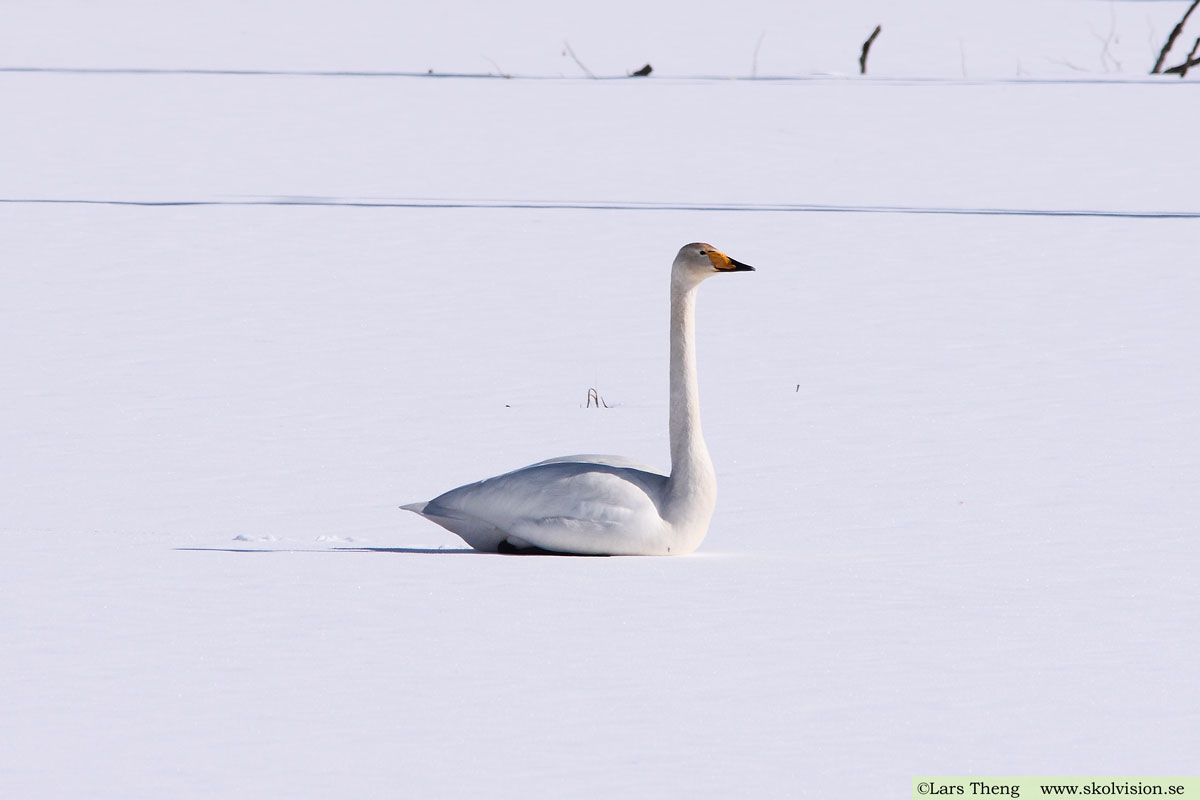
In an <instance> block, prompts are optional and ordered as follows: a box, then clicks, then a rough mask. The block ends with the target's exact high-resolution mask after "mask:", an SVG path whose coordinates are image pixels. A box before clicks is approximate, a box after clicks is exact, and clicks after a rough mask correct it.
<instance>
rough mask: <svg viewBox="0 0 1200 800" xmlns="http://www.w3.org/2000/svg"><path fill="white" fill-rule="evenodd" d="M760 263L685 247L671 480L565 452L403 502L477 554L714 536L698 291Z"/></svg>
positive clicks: (617, 547)
mask: <svg viewBox="0 0 1200 800" xmlns="http://www.w3.org/2000/svg"><path fill="white" fill-rule="evenodd" d="M753 269H754V267H751V266H748V265H746V264H742V263H740V262H738V261H734V260H733V259H732V258H730V257H729V256H727V255H725V254H724V253H722V252H721V251H720V250H717V249H716V248H714V247H713V246H712V245H710V244H704V243H701V242H694V243H692V244H688V245H684V246H683V247H682V248H681V249H680V250H679V255H677V256H675V262H674V263H673V264H672V265H671V416H670V426H671V474H670V475H669V476H668V475H662V474H660V473H659V472H657V471H655V470H654V469H652V468H651V467H647V466H644V465H642V464H639V463H637V462H635V461H630V460H629V459H626V458H621V457H620V456H591V455H588V456H565V457H563V458H552V459H550V460H549V461H542V462H540V463H537V464H534V465H532V466H528V467H525V468H524V469H519V470H516V471H515V472H509V473H506V474H504V475H498V476H496V477H495V478H488V479H486V480H482V481H479V482H478V483H472V484H468V485H467V486H460V487H459V488H457V489H451V490H450V491H448V492H446V493H445V494H443V495H440V496H438V497H435V498H434V499H433V500H430V501H429V502H427V503H413V504H411V505H406V506H401V507H402V508H404V509H407V510H409V511H413V512H415V513H417V514H420V515H421V516H423V517H425V519H427V520H430V521H431V522H436V523H437V524H438V525H441V526H442V527H443V528H445V529H447V530H449V531H452V532H453V533H456V534H458V535H459V536H460V537H462V538H463V540H464V541H466V543H467V544H469V545H471V546H472V547H474V548H476V549H477V550H487V551H492V552H496V551H499V552H522V551H525V552H538V551H548V552H553V553H577V554H589V555H614V556H615V555H685V554H687V553H690V552H692V551H693V550H695V549H696V548H697V547H699V545H700V542H701V540H703V539H704V535H705V534H706V533H707V532H708V521H709V519H710V518H711V517H712V512H713V507H714V506H715V505H716V500H717V478H716V475H715V474H714V472H713V466H712V461H711V460H710V459H709V457H708V448H707V447H706V446H705V444H704V437H703V435H702V434H701V431H700V397H699V386H698V384H697V380H696V344H695V308H696V288H697V287H698V286H699V285H700V283H701V281H703V280H704V279H705V278H708V277H710V276H712V275H716V274H717V273H719V272H742V271H749V270H753Z"/></svg>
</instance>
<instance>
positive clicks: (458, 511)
mask: <svg viewBox="0 0 1200 800" xmlns="http://www.w3.org/2000/svg"><path fill="white" fill-rule="evenodd" d="M572 458H573V457H572ZM666 481H667V478H666V477H665V476H663V475H659V474H657V473H653V472H646V471H643V470H640V469H634V468H630V467H625V466H617V465H614V464H611V463H602V462H598V461H580V460H571V459H561V460H560V459H555V460H553V461H546V462H541V463H540V464H535V465H533V466H530V467H526V468H524V469H520V470H517V471H515V472H509V473H507V474H504V475H499V476H497V477H495V478H488V479H487V480H484V481H479V482H478V483H472V484H469V485H467V486H462V487H459V488H457V489H451V490H450V491H449V492H446V493H445V494H443V495H441V496H440V497H437V498H435V499H433V500H431V501H430V502H429V504H428V506H427V507H426V509H425V513H427V514H430V513H432V514H441V515H442V516H452V515H453V516H459V515H467V516H469V517H471V518H473V519H476V520H480V521H481V522H485V523H487V524H488V525H491V526H493V527H495V528H497V529H499V530H500V531H504V532H505V533H507V534H509V535H511V536H515V537H517V538H518V539H519V540H521V541H523V542H526V543H528V544H532V545H535V546H537V547H540V548H543V549H545V550H555V551H559V552H569V553H614V554H615V553H624V552H642V551H644V546H645V542H646V541H648V540H651V539H653V538H655V537H657V536H659V535H660V534H661V533H662V530H663V525H664V523H663V521H662V517H661V515H660V513H659V509H658V506H659V503H660V502H661V501H662V499H663V494H664V492H665V490H666Z"/></svg>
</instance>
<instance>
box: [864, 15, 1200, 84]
mask: <svg viewBox="0 0 1200 800" xmlns="http://www.w3.org/2000/svg"><path fill="white" fill-rule="evenodd" d="M1196 2H1197V3H1200V0H1196ZM882 30H883V26H882V25H876V26H875V30H873V31H872V32H871V35H870V36H868V37H867V40H866V41H865V42H863V48H862V55H861V56H859V57H858V74H859V75H866V74H867V53H869V52H870V51H871V44H872V43H873V42H874V41H875V37H876V36H878V35H879V32H880V31H882Z"/></svg>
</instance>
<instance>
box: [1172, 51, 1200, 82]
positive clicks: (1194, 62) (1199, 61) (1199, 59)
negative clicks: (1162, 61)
mask: <svg viewBox="0 0 1200 800" xmlns="http://www.w3.org/2000/svg"><path fill="white" fill-rule="evenodd" d="M1192 67H1200V56H1196V48H1195V46H1193V47H1192V53H1191V55H1189V56H1188V60H1187V61H1185V62H1183V63H1182V64H1176V65H1175V66H1173V67H1171V68H1170V69H1164V70H1163V75H1178V76H1179V77H1181V78H1182V77H1183V76H1185V75H1187V73H1188V70H1189V69H1191V68H1192Z"/></svg>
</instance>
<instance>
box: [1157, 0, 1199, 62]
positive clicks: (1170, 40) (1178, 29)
mask: <svg viewBox="0 0 1200 800" xmlns="http://www.w3.org/2000/svg"><path fill="white" fill-rule="evenodd" d="M1196 6H1200V0H1192V4H1191V5H1190V6H1188V10H1187V11H1185V12H1183V19H1181V20H1179V24H1178V25H1176V26H1175V27H1174V28H1173V29H1172V30H1171V35H1170V36H1168V37H1167V43H1166V44H1164V45H1163V49H1162V52H1160V53H1159V54H1158V61H1155V62H1154V69H1152V70H1150V74H1151V75H1157V74H1158V73H1160V72H1162V65H1163V62H1164V61H1166V60H1167V53H1168V52H1170V50H1171V46H1172V45H1173V44H1175V40H1176V39H1178V38H1179V34H1181V33H1183V26H1184V25H1186V24H1187V21H1188V17H1190V16H1191V15H1192V12H1193V11H1195V10H1196ZM1172 71H1173V70H1167V72H1172Z"/></svg>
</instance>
